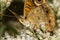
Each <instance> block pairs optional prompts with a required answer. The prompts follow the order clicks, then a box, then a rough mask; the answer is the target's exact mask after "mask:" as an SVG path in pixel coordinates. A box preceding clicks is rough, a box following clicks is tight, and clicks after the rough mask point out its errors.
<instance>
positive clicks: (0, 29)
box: [0, 22, 4, 40]
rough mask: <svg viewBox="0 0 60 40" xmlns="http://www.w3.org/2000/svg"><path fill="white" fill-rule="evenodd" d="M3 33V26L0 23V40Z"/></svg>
mask: <svg viewBox="0 0 60 40" xmlns="http://www.w3.org/2000/svg"><path fill="white" fill-rule="evenodd" d="M3 31H4V26H3V25H2V23H1V22H0V40H1V38H2V35H3Z"/></svg>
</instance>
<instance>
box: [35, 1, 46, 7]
mask: <svg viewBox="0 0 60 40" xmlns="http://www.w3.org/2000/svg"><path fill="white" fill-rule="evenodd" d="M46 1H47V0H34V4H35V5H36V6H40V5H42V4H44V3H46Z"/></svg>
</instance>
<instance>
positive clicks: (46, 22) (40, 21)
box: [10, 0, 56, 32]
mask: <svg viewBox="0 0 60 40" xmlns="http://www.w3.org/2000/svg"><path fill="white" fill-rule="evenodd" d="M10 11H11V10H10ZM12 13H13V12H12ZM13 14H14V13H13ZM15 16H16V17H17V19H18V20H19V21H20V22H21V23H22V24H23V25H25V26H26V27H32V28H33V29H41V27H46V30H47V31H50V32H52V31H53V30H54V27H55V24H56V23H55V13H54V11H53V9H52V8H51V6H50V5H49V4H48V0H25V1H24V15H23V16H22V17H20V16H19V17H18V15H16V14H15Z"/></svg>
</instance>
